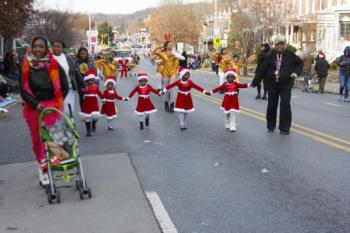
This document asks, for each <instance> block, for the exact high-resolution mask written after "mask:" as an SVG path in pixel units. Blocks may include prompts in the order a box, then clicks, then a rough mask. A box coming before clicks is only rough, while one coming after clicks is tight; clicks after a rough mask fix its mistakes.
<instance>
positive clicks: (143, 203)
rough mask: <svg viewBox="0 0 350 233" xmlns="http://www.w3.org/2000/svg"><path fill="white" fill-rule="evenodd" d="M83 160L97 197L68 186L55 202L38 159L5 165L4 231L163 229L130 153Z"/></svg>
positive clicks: (139, 232) (153, 232)
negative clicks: (51, 200)
mask: <svg viewBox="0 0 350 233" xmlns="http://www.w3.org/2000/svg"><path fill="white" fill-rule="evenodd" d="M82 159H83V165H85V167H84V168H85V172H86V176H87V182H88V184H89V186H90V188H91V190H92V194H93V197H92V199H84V200H80V199H79V195H78V192H77V191H76V190H75V187H72V188H63V189H60V192H61V199H62V203H61V204H52V205H49V204H48V202H47V198H46V194H45V192H44V190H43V189H42V188H40V187H39V185H38V175H37V167H36V164H35V163H34V162H29V163H18V164H10V165H2V166H0V177H1V180H0V209H1V211H0V232H1V233H6V232H29V233H47V232H49V233H62V232H67V233H81V232H84V233H160V230H159V226H158V224H157V222H156V220H155V218H154V215H153V212H152V210H151V208H150V206H149V204H148V201H147V200H146V197H145V194H144V192H143V190H142V187H141V185H140V183H139V180H138V178H137V175H136V173H135V171H134V168H133V166H132V164H131V161H130V158H129V156H128V155H127V154H110V155H96V156H88V157H83V158H82Z"/></svg>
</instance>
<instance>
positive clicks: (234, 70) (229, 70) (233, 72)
mask: <svg viewBox="0 0 350 233" xmlns="http://www.w3.org/2000/svg"><path fill="white" fill-rule="evenodd" d="M230 74H233V75H234V76H235V77H237V73H236V69H234V68H230V69H227V70H225V78H227V76H228V75H230Z"/></svg>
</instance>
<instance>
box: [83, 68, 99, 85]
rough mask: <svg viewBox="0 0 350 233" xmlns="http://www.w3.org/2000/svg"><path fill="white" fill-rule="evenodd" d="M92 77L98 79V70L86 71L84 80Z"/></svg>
mask: <svg viewBox="0 0 350 233" xmlns="http://www.w3.org/2000/svg"><path fill="white" fill-rule="evenodd" d="M90 79H95V80H96V79H97V74H96V71H95V70H92V69H91V70H88V71H87V72H86V73H85V76H84V81H85V82H86V81H88V80H90Z"/></svg>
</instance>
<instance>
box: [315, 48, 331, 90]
mask: <svg viewBox="0 0 350 233" xmlns="http://www.w3.org/2000/svg"><path fill="white" fill-rule="evenodd" d="M329 68H330V65H329V63H328V61H327V60H326V56H325V54H324V53H323V52H321V53H319V54H318V59H317V61H316V64H315V70H316V72H317V77H318V84H319V89H318V92H319V93H321V94H323V92H324V86H325V84H326V78H327V76H328V69H329Z"/></svg>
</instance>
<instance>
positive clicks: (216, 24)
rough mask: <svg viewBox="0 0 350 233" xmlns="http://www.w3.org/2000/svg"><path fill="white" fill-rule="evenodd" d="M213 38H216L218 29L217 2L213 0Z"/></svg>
mask: <svg viewBox="0 0 350 233" xmlns="http://www.w3.org/2000/svg"><path fill="white" fill-rule="evenodd" d="M214 5H215V6H214V9H215V12H214V36H218V34H219V29H218V1H217V0H214Z"/></svg>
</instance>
